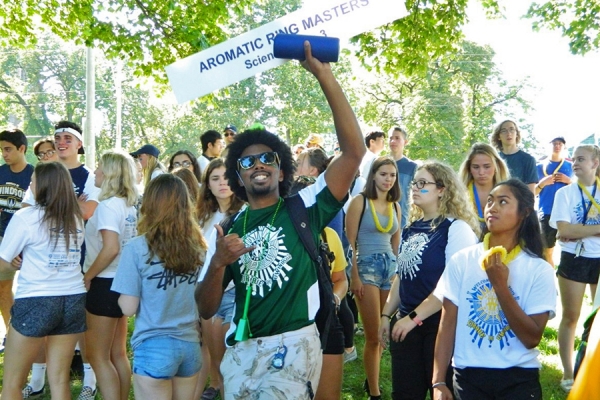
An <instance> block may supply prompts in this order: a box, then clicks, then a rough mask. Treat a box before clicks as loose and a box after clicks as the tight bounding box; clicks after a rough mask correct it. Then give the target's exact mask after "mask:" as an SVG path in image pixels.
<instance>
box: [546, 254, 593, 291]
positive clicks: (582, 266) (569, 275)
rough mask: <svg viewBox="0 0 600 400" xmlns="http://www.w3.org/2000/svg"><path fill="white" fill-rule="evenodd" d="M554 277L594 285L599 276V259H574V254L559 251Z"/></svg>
mask: <svg viewBox="0 0 600 400" xmlns="http://www.w3.org/2000/svg"><path fill="white" fill-rule="evenodd" d="M556 275H558V276H560V277H563V278H565V279H568V280H570V281H575V282H581V283H589V284H591V285H595V284H597V283H598V277H599V276H600V258H587V257H582V256H580V257H575V254H572V253H567V252H566V251H561V253H560V264H558V269H557V271H556Z"/></svg>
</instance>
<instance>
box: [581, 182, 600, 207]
mask: <svg viewBox="0 0 600 400" xmlns="http://www.w3.org/2000/svg"><path fill="white" fill-rule="evenodd" d="M577 185H578V186H579V188H580V189H581V191H582V192H583V193H585V195H586V196H587V198H588V200H589V201H590V202H591V203H592V205H593V206H594V207H595V208H596V210H598V212H600V204H598V202H597V201H596V199H595V198H594V197H593V196H592V195H591V193H590V192H589V190H587V188H586V187H585V186H583V185H582V184H581V182H577ZM598 186H600V178H598V177H596V187H598ZM583 206H584V207H585V204H584V205H583Z"/></svg>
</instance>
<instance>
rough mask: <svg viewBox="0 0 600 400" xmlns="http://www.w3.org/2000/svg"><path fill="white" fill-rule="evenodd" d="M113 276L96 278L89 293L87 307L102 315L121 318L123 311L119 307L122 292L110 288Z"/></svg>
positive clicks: (91, 311)
mask: <svg viewBox="0 0 600 400" xmlns="http://www.w3.org/2000/svg"><path fill="white" fill-rule="evenodd" d="M112 283H113V279H112V278H94V279H92V282H91V283H90V290H89V291H88V293H87V300H86V302H85V309H86V310H87V311H88V312H89V313H90V314H94V315H98V316H100V317H110V318H121V317H122V316H123V312H122V311H121V307H119V296H120V293H117V292H113V291H112V290H110V287H111V286H112Z"/></svg>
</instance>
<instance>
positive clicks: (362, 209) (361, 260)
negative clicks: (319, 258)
mask: <svg viewBox="0 0 600 400" xmlns="http://www.w3.org/2000/svg"><path fill="white" fill-rule="evenodd" d="M399 200H400V186H399V184H398V169H397V167H396V162H395V161H394V160H392V159H391V158H389V157H379V158H377V159H375V161H373V164H372V165H371V170H370V172H369V175H368V176H367V183H366V185H365V188H364V190H363V192H362V193H360V194H358V195H357V196H356V197H354V198H353V199H352V201H351V202H350V206H349V207H348V212H347V213H346V235H347V237H348V241H349V242H350V245H351V246H352V249H353V252H352V272H351V280H350V290H351V291H352V293H354V296H355V299H356V302H357V305H358V312H359V314H360V317H361V320H362V323H363V327H364V331H365V348H364V355H363V363H364V367H365V372H366V374H367V380H366V381H365V387H364V389H365V391H366V392H367V394H368V395H369V398H370V399H379V398H381V393H380V391H379V362H380V360H381V350H382V349H381V346H380V344H379V340H378V329H379V315H380V314H381V310H382V307H383V304H384V303H385V300H386V298H387V296H388V293H389V291H390V288H391V286H392V281H391V279H392V277H393V276H394V272H395V271H396V255H397V253H398V246H399V244H400V229H399V227H400V218H401V217H400V216H401V215H402V213H401V212H400V206H399V205H398V201H399Z"/></svg>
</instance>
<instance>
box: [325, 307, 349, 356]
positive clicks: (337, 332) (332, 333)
mask: <svg viewBox="0 0 600 400" xmlns="http://www.w3.org/2000/svg"><path fill="white" fill-rule="evenodd" d="M323 354H335V355H338V354H344V328H343V327H342V324H341V323H340V320H339V318H338V317H337V315H336V316H335V318H334V319H333V320H332V321H331V326H330V327H329V335H328V336H327V343H326V345H325V348H324V349H323Z"/></svg>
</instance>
